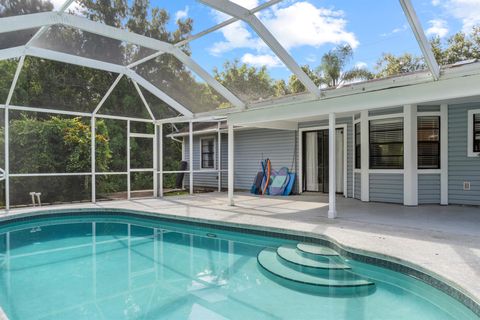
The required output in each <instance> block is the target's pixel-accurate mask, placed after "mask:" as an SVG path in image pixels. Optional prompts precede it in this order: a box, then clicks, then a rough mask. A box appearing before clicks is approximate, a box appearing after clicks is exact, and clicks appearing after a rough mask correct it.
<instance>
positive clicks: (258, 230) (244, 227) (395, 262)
mask: <svg viewBox="0 0 480 320" xmlns="http://www.w3.org/2000/svg"><path fill="white" fill-rule="evenodd" d="M82 212H89V213H92V212H93V213H101V214H106V215H108V214H122V215H123V216H134V217H141V216H144V217H148V218H153V219H154V220H159V221H174V222H177V223H181V224H186V225H193V226H200V227H206V228H211V229H217V230H223V231H235V232H243V233H248V234H254V235H259V236H267V237H273V238H277V239H278V238H279V239H286V240H295V241H299V242H312V243H316V244H320V245H323V246H327V247H329V248H332V249H334V250H336V251H337V252H338V253H339V254H340V255H342V256H343V257H346V258H349V259H353V260H356V261H360V262H364V263H368V264H372V265H375V266H378V267H383V268H386V269H389V270H392V271H396V272H400V273H402V274H404V275H407V276H411V277H413V278H415V279H417V280H420V281H422V282H424V283H426V284H428V285H430V286H432V287H434V288H436V289H438V290H440V291H442V292H443V293H445V294H447V295H448V296H450V297H452V298H453V299H455V300H456V301H458V302H460V303H462V304H463V305H465V306H466V307H467V308H468V309H470V310H471V311H472V312H473V313H474V314H475V315H477V316H478V317H480V299H478V298H476V297H475V296H474V295H472V294H470V293H469V292H468V291H467V290H465V289H464V288H462V287H461V286H460V285H458V284H457V283H455V282H453V281H451V280H448V279H446V278H445V277H443V276H442V275H439V274H437V273H435V272H433V271H431V270H428V269H427V268H424V267H421V266H419V265H417V264H414V263H412V262H409V261H407V260H404V259H400V258H397V257H393V256H390V255H385V254H381V253H377V252H374V251H369V250H364V249H359V248H355V247H351V246H347V245H344V244H342V243H341V242H339V241H338V240H336V239H334V238H333V237H331V236H327V235H323V234H320V233H315V232H311V231H299V230H292V229H288V228H279V227H271V226H261V225H256V224H249V223H237V222H228V221H221V220H213V219H206V218H198V217H187V216H182V215H175V214H164V213H158V212H149V211H143V210H132V209H122V208H108V207H104V208H71V209H44V210H42V209H40V208H39V210H35V211H32V212H22V213H15V214H11V215H7V216H2V217H0V226H2V225H5V224H9V223H11V222H15V221H25V220H28V219H29V218H32V217H44V216H59V217H60V216H65V215H78V214H79V213H82ZM0 319H1V318H0ZM1 320H3V319H1ZM7 320H8V318H7Z"/></svg>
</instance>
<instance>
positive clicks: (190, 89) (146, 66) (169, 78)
mask: <svg viewBox="0 0 480 320" xmlns="http://www.w3.org/2000/svg"><path fill="white" fill-rule="evenodd" d="M133 70H134V71H135V72H137V73H138V74H139V75H140V76H142V77H143V78H145V79H146V80H147V81H149V82H151V83H152V84H153V85H155V86H156V87H157V88H159V89H160V90H162V91H163V92H164V93H166V94H167V95H169V96H170V97H171V98H173V99H174V100H176V101H177V102H179V103H180V104H181V105H183V106H184V107H186V108H187V109H189V110H190V111H192V112H194V113H199V112H206V111H212V110H215V109H220V108H226V107H229V106H230V104H229V103H228V102H227V101H226V100H225V99H224V98H222V97H221V96H220V94H218V93H217V92H216V91H215V90H214V89H213V88H212V87H210V86H209V85H208V84H206V83H204V82H203V81H201V80H200V79H199V78H198V77H197V76H196V75H195V74H194V73H193V72H192V71H191V70H190V69H189V68H188V67H186V66H185V65H184V64H183V63H182V62H181V61H180V60H178V59H177V58H175V56H173V55H172V54H169V53H164V54H162V55H160V56H159V57H157V58H156V59H152V60H150V61H147V62H145V63H142V64H140V65H138V66H136V67H134V68H133Z"/></svg>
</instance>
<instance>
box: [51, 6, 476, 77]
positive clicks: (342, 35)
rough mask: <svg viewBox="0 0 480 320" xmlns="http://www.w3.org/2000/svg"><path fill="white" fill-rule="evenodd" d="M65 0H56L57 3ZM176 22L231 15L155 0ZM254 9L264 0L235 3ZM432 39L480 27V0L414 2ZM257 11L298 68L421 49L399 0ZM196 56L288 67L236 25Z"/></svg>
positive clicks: (199, 47) (196, 44) (358, 62)
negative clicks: (337, 51)
mask: <svg viewBox="0 0 480 320" xmlns="http://www.w3.org/2000/svg"><path fill="white" fill-rule="evenodd" d="M63 1H64V0H52V2H54V4H55V5H56V6H59V5H60V4H61V3H62V2H63ZM150 2H151V5H152V6H158V7H162V8H165V9H166V10H167V11H168V12H169V13H170V15H171V23H170V26H169V28H171V30H173V29H175V21H176V20H177V19H185V18H187V17H188V18H192V19H193V21H194V31H193V33H194V34H195V33H197V32H200V31H202V30H204V29H207V28H209V27H212V26H214V25H216V24H218V23H220V22H222V21H224V20H226V19H228V18H230V17H229V16H227V15H225V14H223V13H220V12H218V11H215V10H214V9H211V8H210V7H208V6H206V5H204V4H201V3H199V2H197V1H194V0H175V1H171V0H150ZM234 2H236V3H238V4H240V5H242V6H244V7H246V8H249V9H251V8H254V7H256V6H258V5H259V4H262V3H263V2H265V0H234ZM412 3H413V5H414V8H415V9H416V11H417V14H418V16H419V18H420V21H421V24H422V26H423V28H424V30H425V33H426V34H427V36H428V37H429V38H430V37H433V36H439V37H441V38H447V37H449V36H451V35H452V34H454V33H456V32H458V31H461V30H463V31H469V30H471V28H472V26H474V25H475V24H480V0H412ZM257 16H258V17H259V18H260V20H261V21H262V22H263V23H264V24H265V25H266V26H267V27H268V29H269V30H270V31H271V32H272V33H273V35H274V36H275V37H276V38H277V40H278V41H279V42H280V43H281V44H282V45H283V46H284V47H285V49H287V51H288V52H289V53H290V54H291V55H292V56H293V58H294V59H295V60H296V61H297V63H298V64H299V65H306V64H308V65H310V66H311V67H316V66H318V65H319V64H320V60H321V57H322V55H323V54H324V53H325V52H328V51H329V50H331V49H333V48H334V47H335V46H338V45H341V44H349V45H351V46H352V48H353V49H354V57H353V59H352V61H351V63H350V67H354V66H357V67H363V68H368V69H370V70H375V65H376V62H377V60H378V59H379V58H380V57H381V55H382V53H387V52H388V53H393V54H402V53H405V52H409V53H413V54H418V55H419V54H420V50H419V47H418V44H417V42H416V40H415V37H414V35H413V33H412V31H411V29H410V27H409V25H408V23H407V20H406V18H405V16H404V14H403V11H402V9H401V7H400V4H399V1H398V0H382V1H379V0H297V1H294V0H284V1H283V2H280V3H279V4H277V5H274V6H272V7H270V8H268V9H265V10H263V11H261V12H259V13H257ZM190 46H191V49H192V56H193V58H194V59H195V60H196V61H197V62H198V63H199V64H200V65H201V66H203V67H204V68H205V69H206V70H208V71H210V72H212V70H213V69H214V68H220V69H221V67H222V65H223V63H224V62H225V61H227V60H228V61H232V60H234V59H236V60H238V61H240V62H244V63H247V64H249V65H253V66H257V67H259V66H263V65H265V66H267V68H268V70H269V72H270V74H271V75H272V77H273V78H274V79H288V77H289V76H290V75H291V72H290V71H289V70H288V69H287V68H286V67H285V66H284V65H283V63H282V62H281V61H280V60H279V59H278V58H277V57H276V56H275V54H274V53H273V52H272V51H271V50H270V49H269V48H268V46H267V45H266V44H265V43H264V42H263V41H262V39H260V37H258V35H257V34H256V33H255V32H254V31H253V30H252V29H251V28H250V27H249V26H248V25H247V24H245V23H243V22H237V23H234V24H231V25H229V26H227V27H224V28H222V29H220V30H219V31H217V32H214V33H211V34H208V35H207V36H205V37H202V38H200V39H197V40H195V41H192V42H191V43H190Z"/></svg>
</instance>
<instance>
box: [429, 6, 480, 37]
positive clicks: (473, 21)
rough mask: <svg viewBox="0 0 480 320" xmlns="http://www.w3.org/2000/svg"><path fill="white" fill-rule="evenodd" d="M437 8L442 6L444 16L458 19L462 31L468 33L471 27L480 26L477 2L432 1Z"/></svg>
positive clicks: (479, 12)
mask: <svg viewBox="0 0 480 320" xmlns="http://www.w3.org/2000/svg"><path fill="white" fill-rule="evenodd" d="M433 1H435V2H436V3H437V6H442V8H443V9H444V12H445V14H446V15H448V16H451V17H453V18H456V19H459V20H460V21H461V22H462V29H463V31H464V32H466V33H469V32H470V31H471V30H472V27H473V26H475V25H478V24H480V1H479V0H442V1H440V0H433Z"/></svg>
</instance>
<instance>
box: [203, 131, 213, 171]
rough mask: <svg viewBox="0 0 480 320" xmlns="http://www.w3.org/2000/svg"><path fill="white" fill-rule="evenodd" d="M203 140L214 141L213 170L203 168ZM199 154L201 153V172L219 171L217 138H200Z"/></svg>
mask: <svg viewBox="0 0 480 320" xmlns="http://www.w3.org/2000/svg"><path fill="white" fill-rule="evenodd" d="M203 140H213V168H204V167H203V159H202V145H203ZM199 153H200V157H199V159H200V166H199V167H200V171H212V170H217V137H215V136H205V137H201V138H200V144H199Z"/></svg>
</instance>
